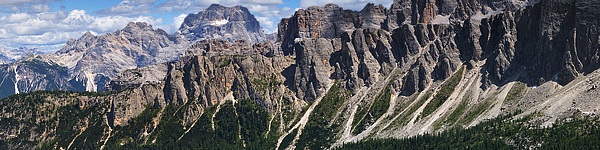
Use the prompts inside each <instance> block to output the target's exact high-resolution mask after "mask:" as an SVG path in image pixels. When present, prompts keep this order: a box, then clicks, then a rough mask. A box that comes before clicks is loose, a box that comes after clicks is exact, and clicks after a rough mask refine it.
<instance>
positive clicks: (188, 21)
mask: <svg viewBox="0 0 600 150" xmlns="http://www.w3.org/2000/svg"><path fill="white" fill-rule="evenodd" d="M179 32H180V34H182V35H183V36H185V38H186V39H187V40H188V41H198V40H202V39H223V40H228V41H235V40H238V39H244V40H247V41H248V42H250V43H254V42H262V41H265V40H266V36H265V34H264V33H263V31H262V30H261V28H260V25H259V22H258V21H257V20H256V18H254V15H252V14H250V12H249V11H248V9H247V8H245V7H242V6H234V7H225V6H221V5H218V4H213V5H211V6H210V7H208V8H207V9H206V10H204V11H201V12H199V13H197V14H190V15H188V16H187V17H186V18H185V20H184V21H183V24H181V27H179Z"/></svg>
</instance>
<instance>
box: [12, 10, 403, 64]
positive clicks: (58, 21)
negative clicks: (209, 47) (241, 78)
mask: <svg viewBox="0 0 600 150" xmlns="http://www.w3.org/2000/svg"><path fill="white" fill-rule="evenodd" d="M213 3H218V4H221V5H225V6H235V5H242V6H244V7H247V8H248V9H249V10H250V12H251V13H252V14H253V15H254V16H255V17H256V18H257V20H258V21H259V22H260V23H261V27H262V28H263V30H264V31H265V32H266V33H273V32H276V31H277V24H278V23H279V21H280V20H281V18H284V17H289V16H291V15H293V13H294V12H295V10H296V9H300V8H307V7H309V6H323V5H325V4H328V3H335V4H338V5H340V6H341V7H343V8H346V9H353V10H360V9H362V7H364V6H365V4H366V3H375V4H382V5H384V6H386V7H389V6H390V5H391V3H392V0H0V47H3V48H5V49H14V48H18V47H29V48H39V49H40V50H43V51H46V52H53V51H56V50H58V49H60V48H61V47H62V46H63V45H64V43H65V42H67V41H68V40H69V39H71V38H78V37H79V36H81V35H82V34H83V33H85V32H92V33H95V34H104V33H108V32H114V31H116V30H118V29H121V28H123V27H125V25H126V24H127V23H128V22H147V23H150V24H152V25H153V27H155V28H161V29H163V30H165V31H167V32H169V33H174V32H175V31H176V30H177V28H179V25H180V24H181V22H182V21H183V19H184V18H185V16H187V14H190V13H198V12H199V11H202V10H203V9H205V8H206V7H208V6H209V5H210V4H213Z"/></svg>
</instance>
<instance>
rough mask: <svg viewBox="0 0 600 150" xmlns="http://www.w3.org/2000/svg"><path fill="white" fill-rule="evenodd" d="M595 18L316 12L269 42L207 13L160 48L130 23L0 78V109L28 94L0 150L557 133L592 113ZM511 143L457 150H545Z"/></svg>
mask: <svg viewBox="0 0 600 150" xmlns="http://www.w3.org/2000/svg"><path fill="white" fill-rule="evenodd" d="M599 8H600V3H598V2H597V1H595V0H541V1H536V0H529V1H527V0H525V1H502V0H482V1H468V0H436V1H434V0H394V3H393V4H392V5H391V6H390V7H385V6H382V5H374V4H368V5H366V6H365V7H364V8H363V9H362V10H361V11H352V10H345V9H343V8H341V7H339V6H337V5H335V4H328V5H325V6H322V7H320V6H313V7H308V8H307V9H299V10H297V11H296V13H295V14H294V15H293V16H291V17H289V18H284V19H282V20H281V22H280V23H279V26H278V27H279V28H278V33H277V36H276V38H277V40H276V41H271V40H268V39H267V38H266V37H267V36H266V35H265V34H264V33H262V31H260V27H259V25H258V22H257V21H256V19H254V17H253V16H252V15H251V14H250V13H248V11H247V9H246V8H244V7H241V6H235V7H224V6H220V5H211V6H210V7H209V8H208V9H207V10H205V11H203V12H200V13H198V14H191V15H189V16H188V17H187V18H186V19H185V21H184V23H183V24H182V26H181V28H180V31H178V32H177V33H175V34H173V35H169V34H166V33H165V32H164V31H162V30H160V29H153V28H152V27H151V25H148V24H145V23H130V24H129V25H127V27H125V28H124V29H122V30H118V31H116V32H115V33H109V34H104V35H93V34H91V33H86V34H84V35H83V36H82V37H81V38H79V39H77V40H71V41H69V42H68V43H67V44H66V46H65V47H64V48H62V49H61V50H59V51H58V52H57V53H56V54H49V55H36V56H33V57H29V58H27V59H22V60H19V61H17V62H15V63H12V64H8V65H3V66H0V70H1V71H2V72H0V75H2V76H0V77H3V78H4V80H3V82H2V83H0V88H1V89H2V91H0V94H4V95H0V96H8V95H12V94H14V93H19V92H31V93H27V94H17V95H12V96H9V97H7V98H5V99H2V100H0V110H2V112H0V124H2V125H3V126H2V127H0V135H1V136H0V147H2V148H3V149H34V148H41V149H46V148H48V149H142V148H145V149H166V148H174V149H183V148H204V149H329V148H343V147H344V146H345V145H347V144H350V143H361V142H371V141H377V140H378V139H406V138H417V139H418V138H421V137H422V136H423V135H428V134H430V133H439V134H440V135H445V134H444V133H447V132H448V131H454V130H455V129H465V128H470V129H471V130H479V129H481V128H486V129H495V127H498V128H501V129H500V130H499V131H498V132H506V131H507V130H508V129H504V128H502V127H506V128H508V127H514V126H518V127H522V128H517V129H523V128H524V129H523V130H531V131H537V130H535V129H538V128H552V127H553V126H554V127H556V129H563V128H560V127H561V126H560V125H561V124H563V123H564V124H567V123H565V122H569V120H577V119H578V118H591V117H595V116H596V113H597V111H598V108H600V102H599V101H598V98H597V95H599V94H600V91H598V87H597V85H598V84H600V76H599V75H600V73H599V72H598V68H600V64H599V63H600V62H599V61H600V60H599V58H600V57H599V55H598V50H599V48H600V34H599V33H598V31H599V29H600V26H599V21H598V20H600V19H599V18H598V16H600V14H599V13H600V11H599V10H598V9H599ZM236 37H238V38H236ZM37 90H66V91H104V92H99V93H97V92H66V91H37ZM13 91H14V93H13ZM32 91H37V92H32ZM591 120H594V119H591ZM494 121H496V122H494ZM498 124H499V125H498ZM480 125H488V126H484V127H481V126H480ZM595 125H596V126H597V125H598V124H595ZM591 126H594V124H592V125H591ZM586 127H587V126H586ZM581 128H583V127H581ZM471 130H466V131H471ZM482 130H483V129H482ZM572 130H574V131H577V132H574V133H581V137H587V136H583V135H588V134H590V135H591V134H592V133H593V132H591V131H595V130H584V131H580V130H576V129H572ZM487 131H489V130H487ZM493 131H496V130H493ZM511 131H512V130H511ZM586 131H589V132H586ZM521 132H522V133H523V134H520V133H517V134H514V133H506V134H497V135H493V136H492V137H493V138H486V139H466V138H463V141H462V142H464V143H474V144H473V145H467V146H470V147H483V146H486V145H487V144H488V143H491V144H489V145H487V146H490V147H487V148H491V146H499V145H500V146H506V147H508V148H540V147H541V148H543V147H544V146H547V145H549V144H552V143H556V142H557V141H548V140H547V139H550V138H536V137H533V136H532V137H527V136H519V135H529V134H528V133H529V132H526V131H521ZM494 133H496V132H494ZM483 134H488V133H483ZM489 134H493V133H489ZM461 135H462V134H461ZM592 137H594V136H592ZM478 140H481V141H484V142H477V141H478ZM563 140H567V139H563ZM423 141H424V140H419V142H423ZM471 141H475V142H471ZM522 141H525V142H522ZM592 141H593V140H592ZM558 142H560V141H558ZM453 143H455V144H456V143H460V142H453ZM482 143H484V144H482ZM434 144H435V143H431V144H429V145H434ZM351 145H352V144H351ZM437 148H443V147H437ZM446 148H447V147H446Z"/></svg>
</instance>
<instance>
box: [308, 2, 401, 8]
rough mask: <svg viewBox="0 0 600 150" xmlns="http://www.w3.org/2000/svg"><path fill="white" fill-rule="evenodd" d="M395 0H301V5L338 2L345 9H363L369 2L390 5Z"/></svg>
mask: <svg viewBox="0 0 600 150" xmlns="http://www.w3.org/2000/svg"><path fill="white" fill-rule="evenodd" d="M392 2H393V0H300V6H301V7H302V8H307V7H310V6H325V5H326V4H330V3H333V4H337V5H339V6H340V7H342V8H344V9H351V10H361V9H363V8H364V7H365V5H367V4H368V3H374V4H381V5H383V6H385V7H388V8H389V7H390V6H391V5H392Z"/></svg>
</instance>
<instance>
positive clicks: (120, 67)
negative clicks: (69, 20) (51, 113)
mask: <svg viewBox="0 0 600 150" xmlns="http://www.w3.org/2000/svg"><path fill="white" fill-rule="evenodd" d="M201 13H203V14H201V15H199V14H191V15H190V16H188V17H186V19H185V20H186V21H185V22H184V23H183V24H182V27H181V28H180V30H179V31H178V32H177V33H175V34H167V33H166V32H165V31H164V30H162V29H154V28H153V27H152V25H149V24H147V23H140V22H138V23H134V22H131V23H129V24H127V26H126V27H124V28H123V29H121V30H117V31H115V32H113V33H107V34H103V35H94V34H92V33H90V32H87V33H85V34H84V35H82V36H81V37H80V38H78V39H71V40H69V41H68V42H67V43H66V44H65V46H64V47H63V48H61V49H60V50H58V51H57V52H56V53H55V54H47V55H46V54H44V55H36V56H35V57H32V58H28V59H27V60H21V62H30V61H36V62H39V63H46V64H49V65H58V66H60V67H66V68H67V70H68V72H67V73H68V75H67V76H61V78H64V79H58V78H53V79H46V78H38V77H34V76H46V75H47V73H45V72H44V70H37V71H36V69H27V68H24V65H23V63H20V62H16V63H13V64H8V66H2V67H0V70H3V71H0V77H2V78H8V79H12V80H11V82H1V83H0V87H5V88H3V89H0V97H6V96H8V95H11V94H15V93H16V92H15V91H20V93H23V92H30V91H35V90H69V91H70V90H74V91H104V90H105V86H106V85H107V84H108V83H109V82H110V80H111V79H112V78H114V77H116V76H117V75H118V74H119V73H121V72H123V71H125V70H127V69H135V68H139V67H144V66H148V65H152V64H159V63H165V62H170V61H174V60H178V59H179V57H180V56H182V55H184V54H185V51H187V50H188V49H189V46H191V45H192V44H194V43H195V42H196V41H197V40H199V39H225V40H230V41H235V40H237V39H249V40H250V41H256V42H258V41H266V37H265V35H264V34H263V33H262V30H261V28H260V25H259V24H258V21H256V19H255V18H254V16H253V15H252V14H250V13H249V12H248V9H246V8H244V7H241V6H235V7H225V6H221V5H217V4H215V5H211V7H209V8H207V9H206V10H204V11H202V12H201ZM78 19H85V18H73V20H74V21H76V20H78ZM227 19H228V20H227ZM224 20H225V21H227V22H223V21H224ZM246 20H247V21H246ZM220 23H222V24H220ZM246 28H247V29H246ZM205 29H209V30H205ZM227 31H236V32H235V33H233V32H231V33H229V32H227ZM234 35H235V36H234ZM3 58H4V57H1V56H0V61H2V59H3ZM7 61H11V62H14V61H17V60H14V59H10V58H9V60H7ZM9 66H11V67H9ZM10 68H16V70H15V69H10ZM32 71H33V72H32ZM53 77H58V76H53ZM19 78H21V79H19ZM56 80H64V81H68V82H57V83H58V84H67V83H68V84H69V85H59V86H58V87H60V88H56V87H55V86H50V87H48V86H37V85H35V84H31V83H41V85H44V84H46V83H48V82H54V81H56ZM17 81H18V82H17ZM14 85H17V86H14ZM9 87H10V88H9ZM13 87H16V88H17V89H15V88H13Z"/></svg>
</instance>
